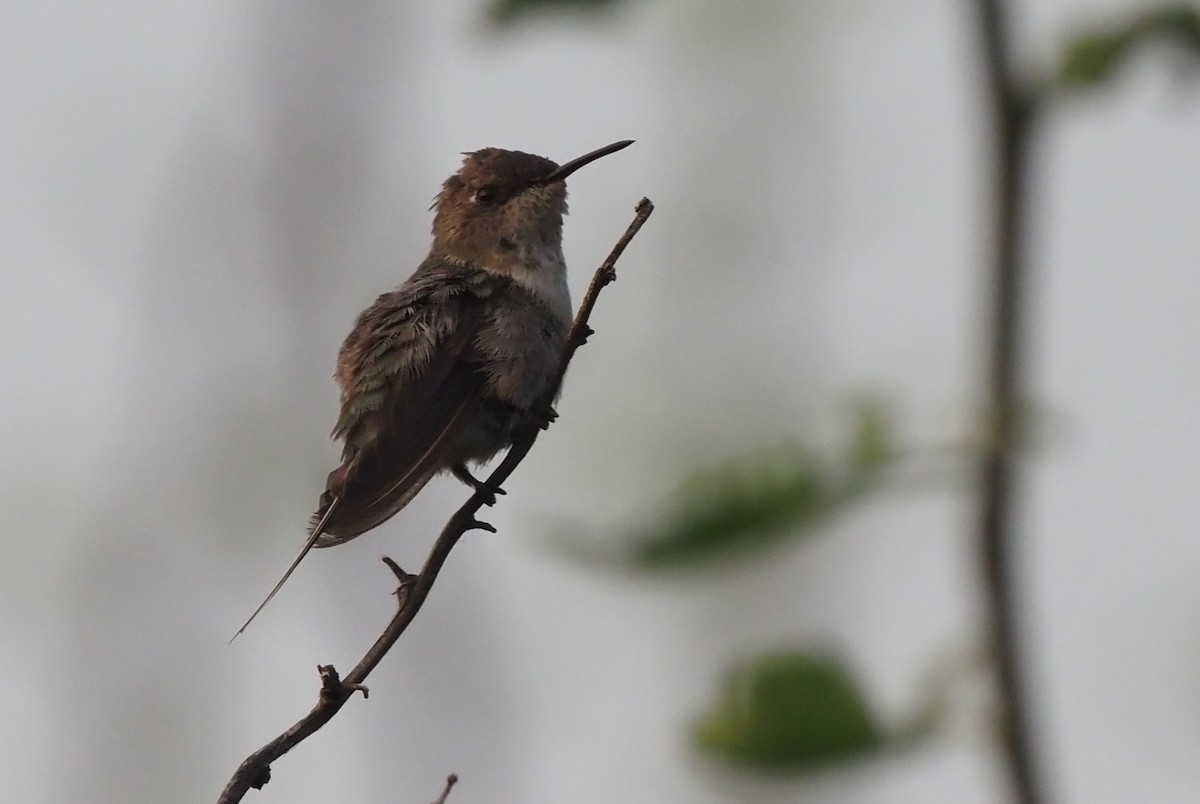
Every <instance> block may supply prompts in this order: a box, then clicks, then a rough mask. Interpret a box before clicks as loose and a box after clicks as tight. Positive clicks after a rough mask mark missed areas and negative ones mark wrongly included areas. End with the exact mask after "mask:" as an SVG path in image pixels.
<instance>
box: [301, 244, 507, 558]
mask: <svg viewBox="0 0 1200 804" xmlns="http://www.w3.org/2000/svg"><path fill="white" fill-rule="evenodd" d="M500 281H502V280H500V279H499V278H497V277H495V276H494V275H491V274H488V273H485V272H483V271H479V272H463V271H462V269H461V268H459V269H456V270H455V271H454V272H453V273H452V274H451V275H449V276H448V275H447V274H446V273H443V272H442V271H440V270H437V266H433V270H425V271H419V272H418V274H417V275H416V276H415V277H414V278H413V279H411V280H410V281H409V282H408V283H406V284H405V285H404V286H403V287H401V288H400V289H399V290H397V291H394V292H392V293H388V294H384V295H383V296H381V297H379V299H378V301H376V303H375V304H374V305H372V306H371V307H370V308H368V309H367V310H366V311H365V312H364V313H363V314H362V316H361V317H360V318H359V321H358V324H357V325H356V326H355V327H354V330H353V332H351V334H350V336H349V337H348V338H347V339H346V342H345V343H344V344H343V346H342V350H341V354H340V355H339V359H338V371H337V379H338V383H339V384H340V385H341V387H342V411H341V416H340V417H339V419H338V423H337V426H336V427H335V428H334V433H333V434H334V436H335V437H336V438H340V439H342V440H344V442H345V448H344V450H343V455H342V465H341V466H339V467H338V468H337V469H335V470H334V471H333V472H331V473H330V475H329V480H328V483H327V488H326V491H325V493H324V494H323V495H322V496H321V504H320V507H319V508H318V510H317V512H316V513H315V514H314V515H313V530H314V532H315V530H316V529H317V528H318V527H319V528H320V530H321V533H320V535H319V536H318V538H317V540H316V542H315V545H314V546H316V547H330V546H332V545H335V544H340V543H341V542H344V541H346V540H348V539H351V538H353V537H355V536H357V535H359V534H361V533H363V532H365V531H368V530H370V529H371V528H374V527H376V526H377V525H379V524H380V523H382V522H384V521H385V520H387V519H388V518H389V517H391V516H393V515H394V514H395V513H396V512H398V511H399V510H400V509H402V508H403V507H404V506H405V505H407V504H408V502H409V501H410V500H411V499H412V498H413V497H414V496H415V495H416V494H417V492H419V491H420V490H421V488H422V487H423V486H424V485H425V484H426V483H427V482H428V481H429V479H430V478H431V477H432V476H433V475H434V474H435V473H436V472H437V471H438V470H439V469H442V468H444V467H445V466H446V465H447V463H449V460H450V459H449V453H450V450H451V449H452V448H453V446H454V444H455V442H456V439H457V437H458V436H459V435H460V433H461V432H462V428H463V427H464V425H465V424H466V423H467V422H468V421H469V420H470V419H471V416H470V413H471V409H472V405H473V404H475V403H476V402H477V401H478V400H479V398H480V396H481V395H482V392H483V385H484V383H485V382H486V379H485V377H484V375H483V373H482V372H480V371H479V370H478V364H479V360H478V355H477V354H476V351H475V350H476V346H475V342H476V337H477V336H478V334H479V330H480V328H481V326H482V322H483V319H484V315H485V309H484V304H483V300H484V299H486V298H487V297H488V296H490V295H491V294H492V293H494V292H496V290H497V287H496V284H497V283H498V282H500ZM335 501H336V503H335Z"/></svg>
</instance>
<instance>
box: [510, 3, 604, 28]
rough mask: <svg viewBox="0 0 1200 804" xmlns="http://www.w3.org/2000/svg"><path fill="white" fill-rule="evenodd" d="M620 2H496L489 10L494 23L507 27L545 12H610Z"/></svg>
mask: <svg viewBox="0 0 1200 804" xmlns="http://www.w3.org/2000/svg"><path fill="white" fill-rule="evenodd" d="M619 2H620V0H494V2H493V3H492V4H491V6H490V7H489V9H488V15H489V16H490V17H491V20H492V22H493V23H495V24H497V25H507V24H510V23H513V22H516V21H518V20H521V19H523V18H525V17H527V16H530V15H532V14H539V13H543V12H547V11H549V12H557V11H562V12H567V13H573V12H580V11H583V12H600V11H608V10H609V9H611V8H613V7H614V6H616V5H617V4H618V3H619Z"/></svg>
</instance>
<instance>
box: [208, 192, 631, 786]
mask: <svg viewBox="0 0 1200 804" xmlns="http://www.w3.org/2000/svg"><path fill="white" fill-rule="evenodd" d="M653 211H654V205H653V204H652V203H650V199H648V198H643V199H642V200H641V201H640V202H638V205H637V207H636V215H635V216H634V218H633V221H632V222H631V223H630V224H629V227H628V228H627V229H626V230H625V234H623V235H622V236H621V239H620V240H618V241H617V243H616V245H615V246H613V248H612V251H611V252H610V253H609V255H608V258H607V259H605V260H604V262H603V263H602V264H601V265H600V267H599V268H598V269H597V270H596V273H595V275H594V276H593V277H592V282H591V285H589V286H588V290H587V294H586V295H585V296H584V298H583V301H582V303H580V305H579V311H578V312H577V313H576V314H575V322H574V323H573V324H572V326H571V331H570V333H569V334H568V335H567V345H566V349H565V350H564V351H563V356H562V360H561V361H560V363H559V367H558V373H557V375H556V378H555V381H554V382H553V383H552V384H551V389H550V392H549V393H547V394H546V396H545V397H544V398H543V400H542V405H543V406H544V409H545V410H547V411H549V410H550V409H551V405H552V404H553V402H554V399H555V397H556V396H557V395H558V389H559V387H560V386H561V385H562V380H563V376H564V375H565V374H566V372H567V366H568V365H569V364H570V362H571V358H572V357H573V356H574V355H575V351H576V350H577V349H578V348H579V347H580V346H582V345H583V344H584V343H585V342H586V341H587V339H588V336H589V335H591V334H592V330H591V328H590V327H588V318H589V317H590V316H591V314H592V309H593V308H594V307H595V306H596V299H597V297H599V295H600V291H601V290H603V289H604V287H605V286H606V285H608V284H609V283H611V282H613V281H614V280H615V279H616V278H617V272H616V263H617V260H618V259H620V257H621V254H622V252H624V251H625V247H626V246H628V245H629V242H630V241H631V240H633V238H634V236H635V235H636V234H637V233H638V230H640V229H641V228H642V225H643V224H644V223H645V222H646V219H647V218H649V217H650V213H651V212H653ZM541 429H542V428H537V427H531V428H529V429H527V430H525V431H524V432H522V433H519V434H518V435H517V437H516V439H515V440H514V442H513V445H512V447H511V448H510V449H509V450H508V454H507V455H505V456H504V460H503V461H501V462H500V465H499V466H497V467H496V469H495V471H493V472H492V473H491V475H490V476H489V477H488V479H487V480H486V481H485V482H484V483H483V484H481V487H480V488H479V489H478V490H476V491H475V493H474V494H472V495H471V497H470V499H468V500H467V501H466V503H464V504H463V506H462V507H461V508H459V509H458V510H457V511H455V512H454V514H453V516H451V517H450V520H449V521H448V522H447V523H446V526H445V527H444V528H443V529H442V532H441V534H440V535H439V536H438V538H437V541H436V542H434V545H433V549H432V550H431V551H430V553H429V557H428V558H427V559H426V560H425V566H424V567H422V568H421V572H420V573H419V574H417V575H415V576H414V575H409V574H408V573H406V572H404V570H402V569H401V568H400V567H399V565H397V564H396V563H395V562H394V561H392V560H391V559H385V561H386V562H387V564H388V567H389V568H391V570H392V571H393V572H394V573H395V574H396V576H397V578H398V579H399V580H400V588H399V589H398V590H397V596H398V598H399V608H398V610H397V612H396V615H395V616H394V617H393V618H392V621H391V622H390V623H388V626H387V628H385V629H384V631H383V633H382V634H381V635H380V637H379V639H377V640H375V644H374V645H372V646H371V647H370V649H369V650H368V651H367V652H366V654H365V655H364V656H363V657H362V659H361V660H360V661H359V663H358V664H357V665H355V666H354V669H353V670H351V671H350V672H349V673H347V674H346V677H345V678H344V679H341V680H339V679H338V677H337V671H336V670H334V668H333V666H332V665H323V666H322V667H320V668H319V670H320V672H321V678H322V685H321V694H320V697H319V698H318V700H317V705H316V706H314V707H313V709H312V711H311V712H309V713H308V714H307V715H305V716H304V717H303V718H301V719H300V720H299V721H297V722H296V723H295V725H293V726H292V727H291V728H289V729H288V730H287V731H285V732H283V733H282V734H280V735H279V736H278V737H276V738H275V739H274V740H271V742H269V743H267V744H266V745H264V746H263V747H262V748H260V749H258V750H257V751H255V752H254V753H253V754H251V755H250V756H248V757H246V759H245V760H243V761H242V764H241V765H240V766H239V767H238V769H237V770H236V771H235V772H234V774H233V777H232V778H230V780H229V783H228V784H227V785H226V787H225V790H224V791H223V792H222V793H221V797H220V798H219V799H217V803H218V804H232V803H233V802H236V801H241V800H242V797H243V796H245V794H246V793H247V792H248V791H249V790H250V788H252V787H253V788H255V789H259V788H261V787H262V786H263V785H265V784H266V783H267V782H268V781H270V779H271V763H272V762H274V761H275V760H277V759H279V758H280V757H281V756H283V755H284V754H286V753H287V752H288V751H290V750H292V749H293V748H295V747H296V746H297V745H299V744H300V743H301V742H302V741H303V740H305V739H306V738H307V737H309V736H310V735H312V734H313V733H314V732H316V731H317V730H318V729H319V728H321V727H322V726H324V725H325V724H326V723H328V722H329V721H330V719H332V718H333V716H334V715H336V714H337V713H338V711H339V710H341V708H342V706H343V705H344V704H345V703H346V702H347V701H348V700H350V698H351V696H353V695H354V693H355V692H359V691H361V692H362V693H363V697H366V695H367V688H366V687H365V686H364V683H363V682H365V681H366V679H367V676H368V675H370V673H371V671H372V670H374V669H375V667H376V665H378V664H379V662H380V661H382V660H383V657H384V656H385V655H386V654H387V652H388V651H389V650H391V648H392V646H393V645H395V644H396V641H397V640H398V639H400V636H401V635H402V634H403V633H404V631H405V629H407V628H408V625H409V623H411V622H412V621H413V618H414V617H416V616H417V612H418V611H420V610H421V606H422V605H423V604H424V603H425V598H426V597H427V596H428V595H429V591H430V589H432V588H433V583H434V581H436V580H437V576H438V573H439V572H440V571H441V569H442V565H443V564H444V563H445V562H446V558H447V557H448V556H449V555H450V551H451V550H453V549H454V545H455V544H457V543H458V540H459V539H460V538H462V536H463V534H465V533H466V532H467V531H470V530H490V531H494V528H492V526H491V525H489V524H487V523H486V522H480V521H479V520H478V519H477V518H476V514H477V513H478V512H479V509H480V508H481V507H483V505H484V504H486V502H487V501H488V500H489V499H492V498H493V497H492V495H493V494H494V493H495V492H497V491H498V490H499V489H500V487H501V486H502V485H503V484H504V482H505V481H506V480H508V477H509V475H511V474H512V473H513V470H514V469H516V468H517V465H518V464H520V463H521V461H522V460H523V459H524V457H525V456H526V455H527V454H528V453H529V450H530V449H531V448H532V447H533V443H534V441H536V440H537V437H538V433H539V432H540V430H541ZM451 786H452V783H450V782H449V781H448V782H447V788H446V791H445V793H443V799H444V797H445V795H447V794H448V793H449V788H450V787H451Z"/></svg>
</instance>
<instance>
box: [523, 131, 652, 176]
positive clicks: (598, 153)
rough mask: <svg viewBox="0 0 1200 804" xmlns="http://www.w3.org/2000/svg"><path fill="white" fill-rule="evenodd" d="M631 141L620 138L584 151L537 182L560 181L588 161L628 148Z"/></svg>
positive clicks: (631, 143)
mask: <svg viewBox="0 0 1200 804" xmlns="http://www.w3.org/2000/svg"><path fill="white" fill-rule="evenodd" d="M633 143H634V141H633V140H621V141H620V142H614V143H613V144H611V145H605V146H604V147H603V148H597V149H596V150H594V151H592V152H591V153H586V154H584V155H583V156H581V157H579V158H578V159H572V160H571V161H570V162H568V163H566V164H565V165H560V166H559V167H558V168H556V169H555V170H553V171H551V172H550V174H549V175H548V176H545V177H543V178H542V179H541V181H539V182H538V184H550V183H551V182H556V181H562V180H563V179H565V178H566V177H567V176H570V175H571V174H572V173H574V172H575V171H577V170H579V169H580V168H581V167H583V166H584V165H586V164H588V163H590V162H595V161H596V160H597V159H599V158H600V157H602V156H608V155H609V154H615V153H616V152H617V151H620V150H621V149H622V148H628V147H629V146H630V145H633Z"/></svg>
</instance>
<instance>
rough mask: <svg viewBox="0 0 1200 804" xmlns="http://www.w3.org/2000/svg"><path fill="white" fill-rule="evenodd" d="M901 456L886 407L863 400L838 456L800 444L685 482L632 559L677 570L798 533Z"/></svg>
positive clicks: (872, 483) (640, 538)
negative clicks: (664, 514) (898, 455)
mask: <svg viewBox="0 0 1200 804" xmlns="http://www.w3.org/2000/svg"><path fill="white" fill-rule="evenodd" d="M896 454H897V450H896V447H895V443H894V436H893V427H892V425H891V422H890V419H889V418H888V417H887V415H886V412H885V410H884V408H883V406H882V405H880V404H878V403H874V402H863V403H860V404H859V405H857V406H856V408H855V420H854V426H853V428H852V432H851V434H850V437H849V439H848V442H847V443H846V445H845V446H844V448H843V449H842V455H841V456H840V457H838V458H837V459H829V458H826V457H824V456H822V455H821V454H820V453H819V452H818V451H817V450H816V449H814V448H812V447H809V446H805V445H802V444H791V445H786V446H776V447H770V448H767V449H763V450H760V451H757V452H753V453H750V454H748V455H745V456H743V457H741V458H739V459H735V460H732V461H730V462H729V463H727V464H725V465H723V466H719V467H716V468H713V469H710V470H707V471H703V472H700V473H697V474H695V475H693V476H692V477H690V478H689V479H687V480H685V482H684V483H683V485H682V486H681V487H680V488H679V490H678V491H677V492H676V493H675V495H674V499H672V500H670V501H669V502H668V503H667V504H666V505H664V506H663V507H664V508H666V509H667V510H669V511H671V512H672V513H670V514H668V515H667V516H666V517H664V518H663V519H662V520H661V521H660V522H659V523H658V524H657V525H655V526H653V527H651V528H648V529H646V530H644V531H642V532H640V533H637V534H635V535H634V536H633V537H632V538H631V540H630V543H631V550H630V553H631V556H632V561H633V563H634V564H635V565H636V566H640V567H642V568H646V569H664V568H673V567H678V566H683V565H687V564H692V563H698V562H701V561H705V560H708V559H712V558H715V557H718V556H725V555H727V554H729V553H731V552H738V551H747V550H753V549H756V548H760V547H763V546H765V545H768V544H771V543H774V542H776V541H778V540H779V539H780V538H784V537H788V536H795V535H798V534H799V533H802V532H805V530H806V529H808V528H811V527H812V526H814V525H816V524H818V523H820V522H822V521H823V520H825V519H826V518H827V517H829V516H831V515H833V514H836V513H838V512H840V511H842V510H844V509H845V508H846V507H847V506H848V505H849V504H851V503H853V502H856V501H857V500H859V499H860V498H861V497H862V496H863V495H864V494H865V493H867V492H868V491H870V490H872V489H874V488H875V487H876V486H877V485H878V482H879V480H880V479H881V475H882V473H883V471H884V470H885V469H886V468H888V467H889V466H890V465H891V464H892V463H893V461H894V460H895V458H896Z"/></svg>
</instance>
